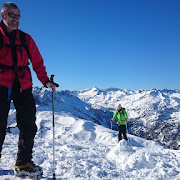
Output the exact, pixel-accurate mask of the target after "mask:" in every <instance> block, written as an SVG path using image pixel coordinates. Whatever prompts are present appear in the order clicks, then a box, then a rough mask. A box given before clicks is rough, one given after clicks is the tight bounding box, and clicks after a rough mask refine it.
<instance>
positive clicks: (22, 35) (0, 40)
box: [0, 30, 30, 70]
mask: <svg viewBox="0 0 180 180" xmlns="http://www.w3.org/2000/svg"><path fill="white" fill-rule="evenodd" d="M19 33H20V41H21V45H15V46H21V47H24V48H25V50H26V51H27V54H28V57H30V56H29V50H28V46H27V43H26V38H25V35H26V34H25V33H24V32H23V31H21V30H19ZM2 47H10V48H11V47H12V45H11V44H4V41H3V35H2V32H1V31H0V49H1V48H2ZM28 65H29V62H28V63H27V65H25V66H21V67H15V66H6V65H3V64H1V63H0V68H2V69H8V70H22V69H24V68H27V67H28Z"/></svg>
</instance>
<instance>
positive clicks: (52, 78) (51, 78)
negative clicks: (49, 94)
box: [50, 74, 59, 87]
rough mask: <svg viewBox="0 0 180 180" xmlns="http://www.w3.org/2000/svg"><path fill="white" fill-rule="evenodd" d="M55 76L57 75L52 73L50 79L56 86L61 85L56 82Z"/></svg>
mask: <svg viewBox="0 0 180 180" xmlns="http://www.w3.org/2000/svg"><path fill="white" fill-rule="evenodd" d="M54 76H55V75H54V74H52V75H51V77H50V81H51V82H52V83H53V84H54V85H55V86H56V87H59V84H57V83H55V82H54Z"/></svg>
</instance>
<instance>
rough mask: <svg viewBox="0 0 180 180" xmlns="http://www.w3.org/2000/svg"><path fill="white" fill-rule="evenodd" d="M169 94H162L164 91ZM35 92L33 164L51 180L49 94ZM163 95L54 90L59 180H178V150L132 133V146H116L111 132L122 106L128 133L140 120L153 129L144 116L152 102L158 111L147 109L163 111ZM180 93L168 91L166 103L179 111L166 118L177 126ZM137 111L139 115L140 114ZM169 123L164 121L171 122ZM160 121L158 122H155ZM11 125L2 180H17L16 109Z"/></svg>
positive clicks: (0, 174)
mask: <svg viewBox="0 0 180 180" xmlns="http://www.w3.org/2000/svg"><path fill="white" fill-rule="evenodd" d="M154 91H155V92H154ZM165 92H166V91H165V90H163V93H165ZM33 93H34V96H35V99H36V102H37V126H38V132H37V135H36V138H35V146H34V161H35V163H37V164H38V165H40V166H42V167H43V171H44V178H43V179H47V180H49V179H51V178H52V168H53V167H52V160H53V158H52V134H53V133H52V112H51V109H52V107H51V92H50V91H47V90H40V89H39V88H37V87H36V88H34V91H33ZM160 94H162V90H161V91H160V90H150V91H142V90H141V91H136V92H133V91H128V90H119V89H106V90H99V89H97V88H93V89H90V90H83V91H76V92H70V91H61V92H56V93H55V94H54V95H55V161H56V178H57V179H58V180H76V179H77V180H84V179H87V180H100V179H103V180H109V179H113V180H119V179H121V180H134V179H136V180H162V179H163V180H169V179H172V180H179V179H180V168H179V167H180V150H171V149H168V148H167V147H165V146H162V145H161V144H159V143H157V142H154V141H151V140H145V139H143V138H140V137H137V136H134V135H130V134H128V137H129V146H127V145H126V142H125V141H121V143H120V144H117V131H115V130H111V129H110V128H109V120H110V119H111V118H112V115H113V111H114V110H115V108H116V106H117V105H118V104H119V103H121V104H122V105H123V106H124V107H126V109H127V111H128V114H129V117H130V120H129V122H130V124H129V126H130V128H129V131H130V130H131V131H133V128H134V127H136V126H137V123H139V124H141V123H140V122H141V121H142V124H143V125H144V124H145V123H147V124H146V126H145V125H144V126H143V127H144V128H148V127H150V126H152V125H153V123H149V122H147V121H145V118H144V119H143V118H142V117H144V116H142V115H143V114H145V115H147V114H148V113H147V110H146V109H145V107H149V108H150V107H151V105H152V104H156V105H157V108H155V107H153V108H151V109H148V110H149V111H152V112H154V113H155V112H156V113H158V112H159V111H158V108H160V106H158V105H159V104H160V103H157V102H158V99H159V101H161V102H162V99H163V98H162V97H161V95H160ZM179 94H180V93H179V91H178V90H172V91H170V90H168V91H167V92H166V95H167V96H166V97H171V98H170V99H171V100H170V101H168V100H167V99H164V103H165V104H166V106H168V107H169V106H173V108H174V109H175V110H174V111H173V112H172V113H167V114H169V116H165V117H171V119H172V117H176V118H177V119H176V118H174V119H173V120H174V121H175V122H176V123H177V124H178V118H179V116H178V113H177V112H178V110H177V109H178V108H179V97H178V96H179ZM163 96H164V94H163ZM160 99H161V100H160ZM173 99H174V100H173ZM128 100H129V101H128ZM175 101H176V102H177V103H176V102H175ZM162 105H163V104H161V106H162ZM162 107H163V106H162ZM136 110H139V111H137V112H136ZM173 113H175V114H174V116H172V114H173ZM176 113H177V114H176ZM167 114H166V115H167ZM175 115H177V116H175ZM138 117H139V118H140V119H138ZM153 117H154V116H153V113H152V114H151V113H149V117H148V118H149V120H150V119H151V120H152V121H153V120H154V119H155V118H154V119H153ZM159 117H160V116H159ZM159 119H160V118H159ZM171 119H165V120H164V121H171ZM156 121H158V119H155V120H154V122H156ZM133 122H134V124H133ZM162 122H163V120H162ZM8 127H9V132H8V133H7V136H6V139H5V143H4V146H3V150H2V161H1V162H0V165H1V166H0V179H2V180H14V176H13V174H14V173H13V169H12V167H13V164H14V163H15V158H16V153H17V141H18V129H17V127H16V122H15V110H14V107H13V105H12V106H11V110H10V114H9V119H8ZM115 127H116V125H114V128H115ZM140 135H141V134H140ZM177 136H178V135H177Z"/></svg>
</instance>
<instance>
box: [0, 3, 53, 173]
mask: <svg viewBox="0 0 180 180" xmlns="http://www.w3.org/2000/svg"><path fill="white" fill-rule="evenodd" d="M20 17H21V16H20V10H19V8H18V7H17V6H16V5H15V4H14V3H5V4H3V6H2V8H1V18H2V21H1V22H0V33H1V34H2V35H1V39H0V40H1V42H3V45H1V46H0V155H1V151H2V145H3V142H4V139H5V134H6V126H7V118H8V113H9V110H10V101H11V100H12V101H13V103H14V106H15V109H16V119H17V126H18V128H19V130H20V133H19V142H18V153H17V160H16V165H15V173H16V175H17V176H21V175H22V174H25V175H29V174H31V173H35V174H37V175H38V173H39V174H41V173H42V168H41V167H40V166H36V165H35V164H34V163H33V161H32V148H33V145H34V137H35V134H36V132H37V126H36V124H35V120H36V117H35V114H36V106H35V100H34V97H33V95H32V77H31V72H30V69H29V67H28V59H30V61H31V63H32V67H33V70H34V71H35V72H36V74H37V77H38V79H39V80H40V81H41V83H42V84H43V85H44V86H45V87H48V88H51V89H52V92H54V91H55V87H56V84H55V83H53V82H52V81H50V80H49V78H48V76H47V72H46V68H45V66H44V63H43V59H42V57H41V55H40V53H39V50H38V48H37V46H36V44H35V42H34V41H33V39H32V38H31V36H30V35H28V34H26V33H25V41H26V45H27V49H28V50H27V49H26V48H25V47H23V46H22V42H21V38H20V31H19V30H18V27H19V21H20Z"/></svg>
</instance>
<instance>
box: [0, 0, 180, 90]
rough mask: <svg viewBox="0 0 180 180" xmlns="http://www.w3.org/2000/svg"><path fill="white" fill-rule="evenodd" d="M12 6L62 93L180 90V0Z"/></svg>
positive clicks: (61, 0) (41, 1)
mask: <svg viewBox="0 0 180 180" xmlns="http://www.w3.org/2000/svg"><path fill="white" fill-rule="evenodd" d="M4 2H6V1H5V0H1V1H0V5H1V6H2V4H3V3H4ZM12 2H14V3H16V4H17V5H18V6H19V8H20V9H21V15H22V18H21V20H20V29H21V30H23V31H25V32H27V33H29V34H30V35H31V36H32V37H33V39H34V40H35V42H36V43H37V45H38V47H39V50H40V52H41V54H42V56H43V58H44V61H45V66H46V68H47V72H48V75H50V74H55V80H56V81H57V82H58V83H59V84H60V88H59V90H60V89H63V90H66V89H67V90H82V89H86V88H93V87H98V88H100V89H102V88H109V87H117V88H121V89H123V88H127V89H129V90H136V89H145V90H148V89H151V88H158V89H163V88H168V89H180V0H12ZM33 83H34V86H35V85H37V86H41V84H40V83H39V81H38V80H37V78H36V76H35V74H33Z"/></svg>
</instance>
